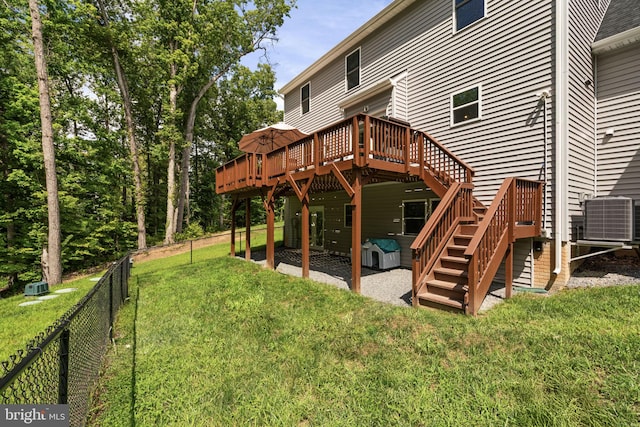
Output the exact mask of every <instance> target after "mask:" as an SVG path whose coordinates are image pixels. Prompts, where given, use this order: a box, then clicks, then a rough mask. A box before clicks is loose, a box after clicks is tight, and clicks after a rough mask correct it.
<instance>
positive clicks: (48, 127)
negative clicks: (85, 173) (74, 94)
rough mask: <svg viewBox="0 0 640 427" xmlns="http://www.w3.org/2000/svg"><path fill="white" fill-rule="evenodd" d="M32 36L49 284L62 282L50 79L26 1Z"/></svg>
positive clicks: (32, 3)
mask: <svg viewBox="0 0 640 427" xmlns="http://www.w3.org/2000/svg"><path fill="white" fill-rule="evenodd" d="M29 13H30V15H31V33H32V38H33V49H34V58H35V65H36V71H37V74H38V93H39V99H40V126H41V128H42V154H43V158H44V169H45V177H46V185H47V212H48V226H49V232H48V239H47V250H46V251H45V250H43V254H42V270H43V275H44V278H45V280H46V281H47V282H49V284H51V285H57V284H59V283H61V282H62V258H61V233H60V206H59V203H58V178H57V174H56V154H55V147H54V144H53V120H52V118H51V102H50V100H49V76H48V73H47V62H46V59H45V56H44V43H43V41H42V22H41V21H40V11H39V6H38V2H37V0H29Z"/></svg>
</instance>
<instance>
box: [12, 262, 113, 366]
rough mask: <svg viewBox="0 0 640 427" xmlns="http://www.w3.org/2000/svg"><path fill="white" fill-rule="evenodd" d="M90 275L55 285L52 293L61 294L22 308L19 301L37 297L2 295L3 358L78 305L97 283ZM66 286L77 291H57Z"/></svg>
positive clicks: (20, 347)
mask: <svg viewBox="0 0 640 427" xmlns="http://www.w3.org/2000/svg"><path fill="white" fill-rule="evenodd" d="M103 273H104V272H103ZM100 275H101V274H100V273H99V274H96V275H94V276H91V278H98V277H100ZM91 278H90V277H86V278H83V279H78V280H73V281H69V282H65V283H63V284H61V285H59V286H56V287H52V288H51V289H50V291H51V292H50V295H59V296H58V297H56V298H55V299H50V300H45V301H43V302H41V303H39V304H35V305H28V306H23V307H21V306H20V305H19V304H20V303H23V302H26V301H33V300H35V299H36V297H25V296H23V295H22V294H19V295H14V296H12V297H9V298H1V299H0V319H2V327H0V361H5V360H7V359H8V358H9V356H10V355H12V354H15V353H16V351H18V350H19V349H24V348H25V346H26V344H27V342H28V341H29V340H31V339H33V338H34V337H35V336H36V335H38V334H39V333H41V332H44V331H45V329H46V328H47V327H48V326H49V325H51V324H53V322H55V320H56V319H58V318H59V317H60V316H62V315H63V314H64V313H66V312H67V310H69V309H70V308H71V307H73V306H74V305H75V304H77V303H78V302H79V301H80V300H81V299H82V298H83V297H84V296H85V295H86V294H87V293H88V292H89V291H90V290H91V288H93V287H94V286H95V285H96V284H97V283H98V282H97V281H96V280H90V279H91ZM63 288H76V289H77V290H76V291H74V292H71V293H64V294H56V293H55V292H54V291H55V290H57V289H63Z"/></svg>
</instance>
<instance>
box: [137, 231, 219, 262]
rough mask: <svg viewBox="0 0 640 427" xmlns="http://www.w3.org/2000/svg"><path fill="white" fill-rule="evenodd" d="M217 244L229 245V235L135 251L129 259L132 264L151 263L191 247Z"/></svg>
mask: <svg viewBox="0 0 640 427" xmlns="http://www.w3.org/2000/svg"><path fill="white" fill-rule="evenodd" d="M219 243H229V244H231V234H230V233H224V234H216V235H215V236H210V237H204V238H202V239H197V240H190V241H186V242H180V243H175V244H173V245H164V246H154V247H151V248H147V249H143V250H140V251H136V252H134V253H132V254H131V257H132V258H133V261H134V262H144V261H153V260H156V259H161V258H166V257H169V256H173V255H179V254H183V253H186V252H189V251H190V250H191V248H192V245H193V249H200V248H204V247H207V246H211V245H216V244H219Z"/></svg>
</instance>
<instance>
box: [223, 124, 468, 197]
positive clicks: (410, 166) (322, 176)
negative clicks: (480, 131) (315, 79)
mask: <svg viewBox="0 0 640 427" xmlns="http://www.w3.org/2000/svg"><path fill="white" fill-rule="evenodd" d="M354 169H360V170H361V172H362V174H363V177H364V179H365V180H366V181H367V183H376V182H384V181H400V182H410V181H418V180H424V181H425V183H426V184H427V185H428V186H429V187H431V188H432V189H433V190H434V191H435V192H436V193H437V194H439V195H441V196H442V195H444V193H445V192H446V190H447V188H448V187H449V185H450V184H451V183H453V182H467V183H471V181H472V179H473V169H472V168H471V167H470V166H468V165H467V164H466V163H464V162H463V161H462V160H460V159H459V158H458V157H456V156H455V155H454V154H452V153H451V152H450V151H449V150H447V149H446V148H445V147H444V146H443V145H442V144H440V143H439V142H438V141H436V139H435V138H433V137H432V136H430V135H429V134H427V133H425V132H422V131H418V130H415V129H412V128H411V127H409V126H406V125H404V124H400V123H395V122H393V121H389V120H384V119H379V118H374V117H371V116H367V115H363V114H362V115H356V116H353V117H351V118H348V119H345V120H343V121H340V122H338V123H335V124H333V125H331V126H329V127H327V128H324V129H322V130H320V131H318V132H315V133H313V134H311V135H308V136H307V137H305V138H303V139H300V140H298V141H295V142H293V143H291V144H289V145H287V146H286V147H282V148H280V149H277V150H275V151H273V152H270V153H266V154H260V153H247V154H244V155H242V156H240V157H238V158H236V159H235V160H233V161H231V162H229V163H227V164H225V165H224V166H221V167H219V168H218V169H217V170H216V192H217V193H218V194H233V195H238V196H240V197H251V196H258V195H260V194H261V189H264V188H267V189H271V188H274V187H277V186H287V185H289V184H291V183H292V182H295V181H300V180H307V179H309V178H311V177H313V178H314V179H313V180H312V182H311V183H310V188H309V189H308V190H309V192H310V193H316V192H326V191H336V190H341V189H343V188H344V187H345V183H346V182H345V181H344V180H346V181H347V182H350V180H351V171H353V170H354ZM292 190H293V191H294V192H296V186H295V185H293V186H292Z"/></svg>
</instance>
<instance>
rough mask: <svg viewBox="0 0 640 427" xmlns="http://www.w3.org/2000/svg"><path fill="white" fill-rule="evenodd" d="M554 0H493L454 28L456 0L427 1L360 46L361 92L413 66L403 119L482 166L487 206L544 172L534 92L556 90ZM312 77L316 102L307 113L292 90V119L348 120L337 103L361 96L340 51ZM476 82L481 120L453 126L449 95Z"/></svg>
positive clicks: (310, 124)
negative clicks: (504, 186)
mask: <svg viewBox="0 0 640 427" xmlns="http://www.w3.org/2000/svg"><path fill="white" fill-rule="evenodd" d="M551 3H552V2H551V1H549V0H534V1H530V2H526V3H523V2H513V1H509V0H488V4H487V10H488V12H487V16H486V17H485V18H483V19H482V20H480V21H478V22H476V23H475V24H473V25H471V26H469V27H468V28H466V29H464V30H462V31H460V32H458V33H454V32H453V29H452V28H453V23H452V1H451V0H432V1H420V2H416V4H414V5H413V6H411V7H410V8H408V9H407V10H405V11H404V12H402V13H400V14H399V15H398V16H396V17H395V18H394V19H392V20H391V21H390V22H388V23H387V25H385V26H384V27H382V28H380V29H379V30H377V31H376V32H375V33H373V34H371V35H369V36H368V37H367V38H365V39H364V40H362V41H361V42H360V43H359V46H360V47H361V49H362V61H361V63H362V74H361V86H360V88H362V89H366V88H367V87H369V86H371V85H373V84H375V83H376V82H378V81H380V80H381V79H383V78H391V77H394V76H397V75H399V74H400V73H402V72H404V71H406V72H407V86H406V87H407V97H406V105H407V107H406V108H407V109H406V120H408V121H409V122H410V123H411V125H412V126H413V127H415V128H417V129H421V130H424V131H426V132H428V133H430V134H432V135H433V136H435V137H436V138H437V139H438V140H440V141H441V142H442V143H443V144H445V145H446V146H447V147H448V148H449V149H450V150H451V151H452V152H453V153H455V154H456V155H458V156H459V157H460V158H462V159H463V160H464V161H466V162H468V163H469V164H470V165H471V166H473V167H474V168H475V170H476V175H475V178H474V182H475V184H476V189H475V191H474V194H475V195H476V196H477V197H478V198H479V199H480V200H481V201H483V202H485V203H490V202H491V200H492V199H493V197H494V195H495V193H496V192H497V190H498V188H499V186H500V184H501V183H502V181H503V180H504V178H506V177H509V176H520V177H523V178H531V179H538V178H541V176H542V175H541V169H542V164H543V153H544V141H543V139H544V138H543V135H544V120H543V117H542V114H541V111H540V108H539V104H538V102H537V99H536V98H535V94H536V93H537V92H540V91H542V90H545V89H550V88H551V74H552V73H551V57H552V52H551ZM532 17H535V19H532ZM497 29H500V30H497ZM504 29H508V30H504ZM355 47H357V46H353V47H352V48H355ZM348 51H350V50H347V51H346V52H345V53H347V52H348ZM311 83H312V85H311V86H312V90H313V93H312V101H313V105H314V108H313V111H312V112H311V114H308V115H305V116H304V117H299V114H296V112H297V111H298V110H299V106H298V103H299V100H298V98H299V97H298V96H297V93H298V91H299V88H297V89H296V90H293V91H292V92H291V93H290V94H285V95H286V97H285V119H286V121H287V122H288V123H290V124H292V125H294V126H298V127H300V128H301V129H303V130H305V131H307V132H308V131H313V130H316V129H317V128H320V127H324V126H326V125H328V124H330V123H331V122H332V121H335V120H339V119H341V118H342V117H344V116H342V115H341V112H340V111H339V109H338V108H337V107H336V105H337V104H338V103H340V102H341V101H342V100H343V99H344V98H345V97H347V96H350V95H351V94H352V93H354V92H353V91H350V92H349V93H345V91H344V58H343V57H342V58H339V60H337V61H334V63H332V64H331V65H330V66H329V67H326V68H325V69H324V70H323V71H321V72H319V73H318V74H317V75H315V76H312V78H311ZM474 85H480V86H481V88H482V100H481V101H482V120H480V121H477V122H474V123H466V124H462V125H459V126H454V127H452V126H450V97H451V95H452V94H453V93H456V92H458V91H460V90H463V89H466V88H469V87H471V86H474ZM396 93H400V91H399V89H398V88H396ZM548 117H551V111H550V109H549V110H548ZM549 123H550V122H549Z"/></svg>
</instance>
